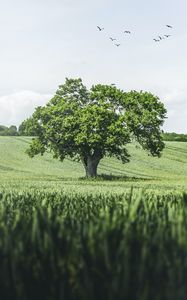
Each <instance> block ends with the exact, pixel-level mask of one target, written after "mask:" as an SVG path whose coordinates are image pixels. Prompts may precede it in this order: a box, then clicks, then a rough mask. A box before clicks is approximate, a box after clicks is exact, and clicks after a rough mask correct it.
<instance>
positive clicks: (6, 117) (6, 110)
mask: <svg viewBox="0 0 187 300" xmlns="http://www.w3.org/2000/svg"><path fill="white" fill-rule="evenodd" d="M51 97H52V95H50V94H39V93H36V92H33V91H19V92H14V93H11V94H9V95H3V96H0V124H2V125H7V126H10V125H17V126H18V125H20V123H21V122H22V121H23V120H25V119H26V118H27V117H29V116H30V115H31V114H32V113H33V112H34V109H35V107H37V106H40V105H44V104H45V103H47V102H48V101H49V100H50V98H51Z"/></svg>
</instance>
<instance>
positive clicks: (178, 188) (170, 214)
mask: <svg viewBox="0 0 187 300" xmlns="http://www.w3.org/2000/svg"><path fill="white" fill-rule="evenodd" d="M30 140H31V138H28V137H0V236H1V238H0V268H1V272H0V291H1V295H3V299H5V300H6V299H14V300H16V299H19V300H20V299H21V300H22V299H23V300H24V299H47V300H53V299H55V300H56V299H57V300H58V299H59V300H61V299H63V300H84V299H85V300H87V299H90V300H95V299H106V300H113V299H118V300H123V299H132V300H150V299H152V300H185V299H186V295H187V280H186V278H187V277H186V274H187V238H186V237H187V221H186V220H187V185H186V183H187V168H186V164H187V143H183V142H167V143H166V148H165V150H164V152H163V155H162V158H160V159H158V158H152V157H150V156H148V155H147V153H145V152H144V151H142V150H141V149H139V148H138V147H137V145H136V144H132V145H130V146H129V152H130V154H131V156H132V159H131V162H130V163H128V164H125V165H123V164H121V163H120V162H119V161H117V160H116V159H113V158H105V159H103V160H102V161H101V164H100V166H99V174H100V175H102V176H100V177H99V178H98V179H94V180H88V179H85V178H84V170H83V167H82V165H81V164H80V163H79V162H73V161H72V160H69V159H66V160H65V161H64V162H63V163H62V162H59V161H58V160H54V159H53V158H52V156H51V154H45V155H44V156H43V157H41V156H37V157H35V158H33V159H31V158H29V157H28V156H27V155H26V154H25V150H26V149H27V147H28V145H29V143H30Z"/></svg>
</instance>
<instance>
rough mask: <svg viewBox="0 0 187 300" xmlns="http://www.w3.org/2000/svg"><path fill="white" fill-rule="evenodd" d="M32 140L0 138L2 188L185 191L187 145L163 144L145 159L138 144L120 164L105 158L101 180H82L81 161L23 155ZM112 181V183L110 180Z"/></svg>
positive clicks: (85, 190)
mask: <svg viewBox="0 0 187 300" xmlns="http://www.w3.org/2000/svg"><path fill="white" fill-rule="evenodd" d="M30 140H31V138H28V137H0V182H1V183H0V185H1V186H2V187H6V186H7V187H16V186H17V187H19V186H21V187H22V188H26V187H29V188H30V187H37V186H38V187H40V188H41V186H43V187H45V188H48V189H50V188H52V189H53V188H55V189H63V190H65V191H71V192H73V191H75V192H78V191H79V192H94V193H95V192H104V191H105V192H109V193H110V192H112V193H121V192H123V191H124V189H126V188H131V187H132V186H133V187H139V188H142V187H146V188H150V189H158V190H164V191H165V190H172V189H180V190H184V189H186V182H187V168H186V163H187V143H183V142H166V148H165V150H164V152H163V155H162V157H161V158H160V159H158V158H153V157H151V156H148V154H147V153H146V152H144V151H143V150H141V149H139V148H138V146H137V145H135V144H133V145H129V146H128V149H129V153H130V154H131V156H132V158H131V161H130V163H127V164H122V163H121V162H120V161H118V160H116V159H114V158H105V159H103V160H101V163H100V165H99V170H98V173H99V174H104V175H105V176H103V177H104V178H101V179H98V180H95V181H89V180H85V179H83V177H84V176H85V174H84V169H83V167H82V165H81V163H80V162H74V161H72V160H70V159H66V160H64V162H63V163H62V162H59V161H58V160H55V159H53V158H52V155H51V154H45V155H44V156H43V157H41V156H37V157H35V158H33V159H31V158H29V157H28V156H27V155H26V154H25V150H26V149H27V148H28V145H29V142H30ZM104 179H107V180H104ZM110 179H113V180H110Z"/></svg>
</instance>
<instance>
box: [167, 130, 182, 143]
mask: <svg viewBox="0 0 187 300" xmlns="http://www.w3.org/2000/svg"><path fill="white" fill-rule="evenodd" d="M163 139H164V141H173V142H187V134H182V133H175V132H164V133H163Z"/></svg>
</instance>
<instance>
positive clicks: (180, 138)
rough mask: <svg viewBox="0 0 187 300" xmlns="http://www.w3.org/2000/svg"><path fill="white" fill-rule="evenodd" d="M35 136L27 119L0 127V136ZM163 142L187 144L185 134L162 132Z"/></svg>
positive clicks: (30, 120) (32, 127) (29, 120)
mask: <svg viewBox="0 0 187 300" xmlns="http://www.w3.org/2000/svg"><path fill="white" fill-rule="evenodd" d="M16 135H24V136H36V135H37V133H36V128H35V127H34V126H33V124H32V119H31V118H29V119H27V120H25V121H23V123H22V124H21V125H20V126H19V128H17V127H16V126H15V125H11V126H10V127H7V126H4V125H0V136H16ZM162 136H163V139H164V141H175V142H187V134H182V133H175V132H164V133H163V134H162Z"/></svg>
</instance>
